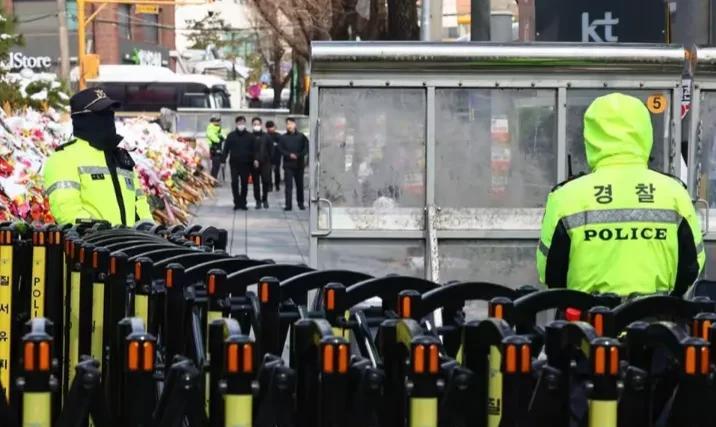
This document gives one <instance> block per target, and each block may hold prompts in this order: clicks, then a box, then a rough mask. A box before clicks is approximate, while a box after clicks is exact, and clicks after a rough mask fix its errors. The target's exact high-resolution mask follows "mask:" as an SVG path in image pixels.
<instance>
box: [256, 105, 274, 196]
mask: <svg viewBox="0 0 716 427" xmlns="http://www.w3.org/2000/svg"><path fill="white" fill-rule="evenodd" d="M262 124H263V122H262V120H261V118H260V117H254V118H253V119H251V126H252V127H253V131H254V138H256V145H255V147H254V168H255V170H256V173H255V177H254V188H258V186H259V179H260V180H261V189H262V190H263V193H262V194H261V204H260V205H259V204H258V203H257V204H256V209H260V207H261V206H263V208H264V209H268V207H269V204H268V193H269V191H271V154H272V152H273V141H272V140H271V138H270V137H269V135H268V134H267V133H266V132H264V131H263V128H262Z"/></svg>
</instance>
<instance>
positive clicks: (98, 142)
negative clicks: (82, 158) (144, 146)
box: [72, 110, 122, 150]
mask: <svg viewBox="0 0 716 427" xmlns="http://www.w3.org/2000/svg"><path fill="white" fill-rule="evenodd" d="M72 128H73V129H72V133H73V134H74V135H75V136H76V137H78V138H82V139H84V140H86V141H87V142H89V143H90V145H92V146H93V147H95V148H97V149H98V150H113V149H114V148H115V147H117V144H119V143H120V141H122V137H121V136H119V135H117V129H116V128H115V125H114V112H113V111H109V110H108V111H100V112H92V113H82V114H75V115H74V116H72Z"/></svg>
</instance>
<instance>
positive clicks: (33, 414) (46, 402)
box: [22, 392, 52, 427]
mask: <svg viewBox="0 0 716 427" xmlns="http://www.w3.org/2000/svg"><path fill="white" fill-rule="evenodd" d="M51 396H52V395H51V394H50V392H39V393H29V392H28V393H23V395H22V427H51V426H52V423H51V422H50V420H51V415H50V414H51V413H52V397H51Z"/></svg>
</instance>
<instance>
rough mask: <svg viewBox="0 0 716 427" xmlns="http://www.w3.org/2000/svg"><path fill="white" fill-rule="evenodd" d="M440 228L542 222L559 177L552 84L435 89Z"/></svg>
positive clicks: (529, 225) (522, 226)
mask: <svg viewBox="0 0 716 427" xmlns="http://www.w3.org/2000/svg"><path fill="white" fill-rule="evenodd" d="M435 115H436V117H435V123H436V132H435V153H436V155H435V156H436V158H435V165H436V180H435V182H436V190H435V195H436V196H435V203H436V205H437V206H439V207H440V213H439V215H438V218H437V221H436V228H437V229H439V230H463V229H468V230H469V229H487V230H489V229H493V230H494V229H511V230H520V229H522V230H530V229H535V228H537V227H539V221H540V218H541V216H542V208H543V207H544V203H545V199H546V197H547V194H548V193H549V191H550V189H551V188H552V187H553V186H554V185H555V184H556V182H557V91H556V90H555V89H531V88H530V89H488V88H459V89H455V88H438V89H436V91H435Z"/></svg>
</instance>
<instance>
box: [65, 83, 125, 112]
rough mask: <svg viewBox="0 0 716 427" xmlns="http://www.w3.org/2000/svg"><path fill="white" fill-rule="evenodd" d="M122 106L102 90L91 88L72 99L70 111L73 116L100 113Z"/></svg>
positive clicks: (78, 93)
mask: <svg viewBox="0 0 716 427" xmlns="http://www.w3.org/2000/svg"><path fill="white" fill-rule="evenodd" d="M120 105H122V103H121V102H119V101H116V100H114V99H112V98H110V97H108V96H107V94H106V93H104V90H102V89H100V88H90V89H85V90H81V91H79V92H77V93H76V94H74V95H73V96H72V98H70V111H71V113H72V114H81V113H90V112H99V111H105V110H109V109H112V110H114V109H117V108H119V106H120Z"/></svg>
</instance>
